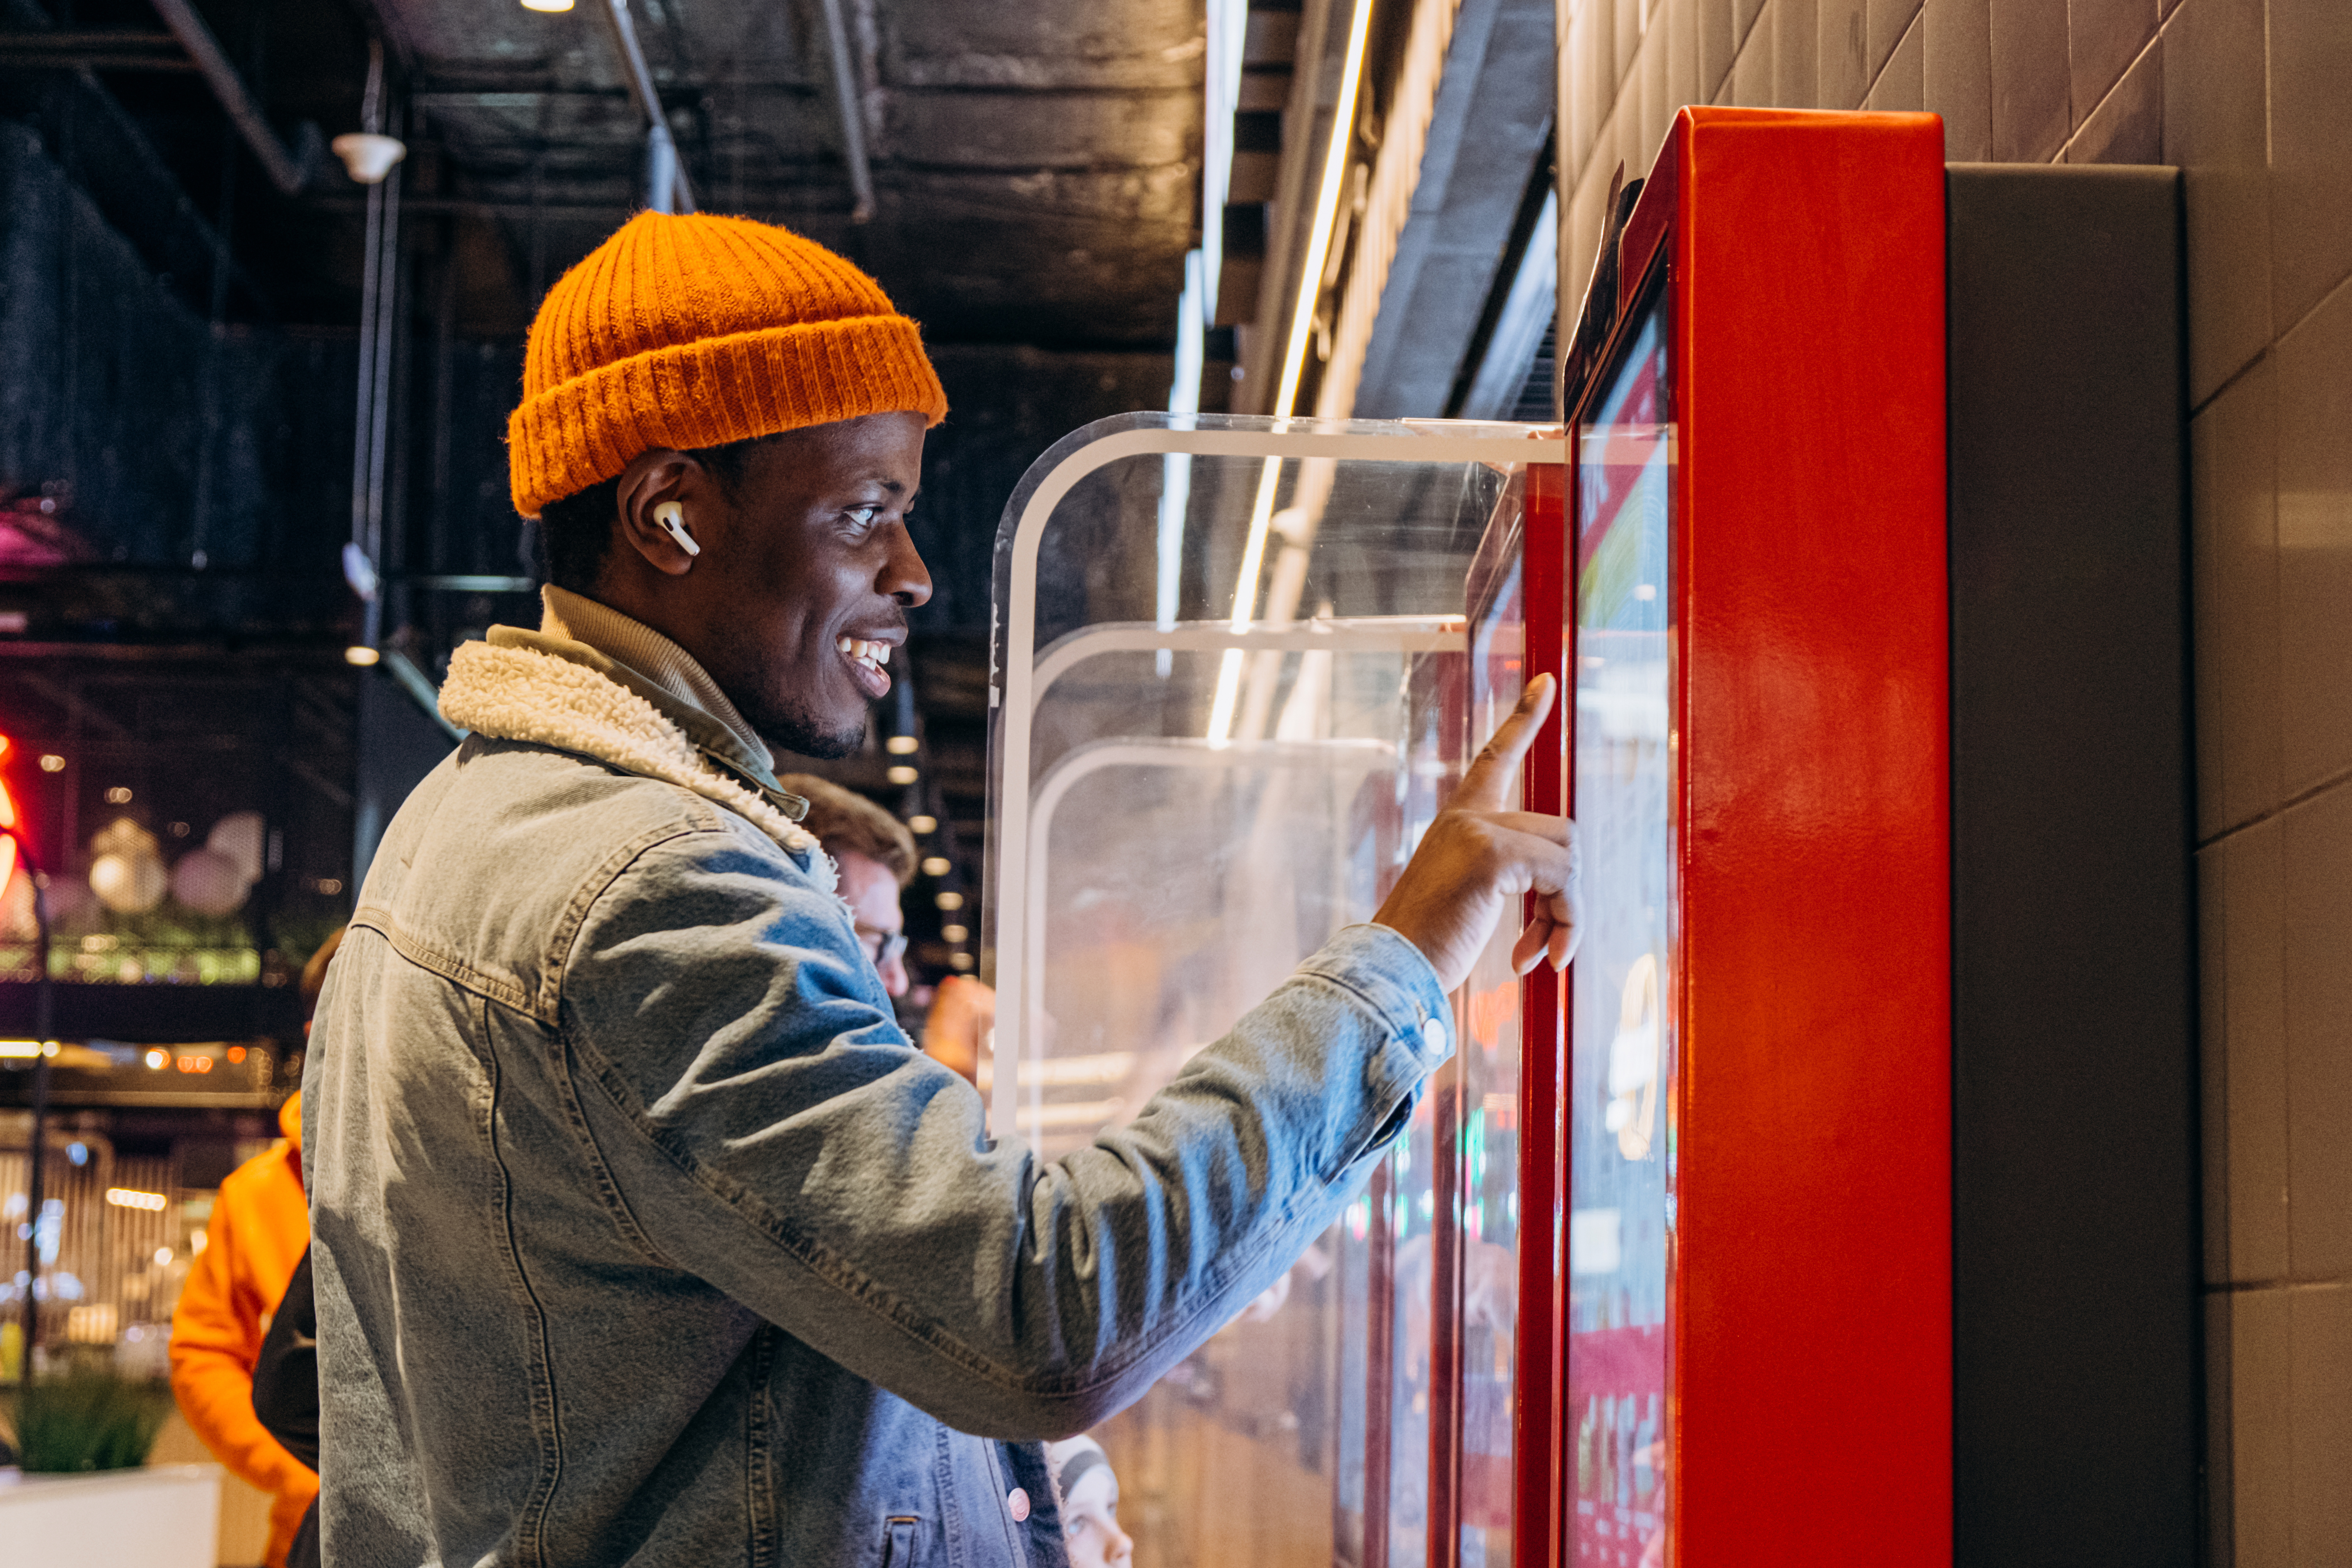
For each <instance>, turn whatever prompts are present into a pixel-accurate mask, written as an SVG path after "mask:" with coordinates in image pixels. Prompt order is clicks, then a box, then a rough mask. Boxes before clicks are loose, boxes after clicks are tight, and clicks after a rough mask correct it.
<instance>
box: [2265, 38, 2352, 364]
mask: <svg viewBox="0 0 2352 1568" xmlns="http://www.w3.org/2000/svg"><path fill="white" fill-rule="evenodd" d="M2270 60H2271V76H2270V105H2271V254H2272V265H2273V268H2274V271H2273V288H2274V289H2276V290H2277V292H2276V294H2275V295H2274V296H2273V307H2274V309H2275V310H2276V311H2277V316H2276V326H2275V329H2274V330H2275V331H2279V332H2284V331H2286V330H2287V329H2288V328H2289V327H2292V326H2293V325H2294V323H2295V322H2297V321H2301V320H2302V319H2303V315H2304V312H2305V311H2306V310H2310V309H2311V308H2312V307H2313V306H2314V305H2316V304H2318V303H2319V300H2320V296H2322V295H2324V294H2326V292H2327V291H2328V290H2329V289H2333V288H2334V287H2336V284H2337V283H2339V282H2342V281H2343V280H2344V279H2345V278H2346V277H2347V275H2352V177H2347V173H2348V172H2352V91H2347V90H2346V84H2347V82H2352V6H2348V5H2346V4H2345V3H2344V0H2270Z"/></svg>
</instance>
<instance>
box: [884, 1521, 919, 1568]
mask: <svg viewBox="0 0 2352 1568" xmlns="http://www.w3.org/2000/svg"><path fill="white" fill-rule="evenodd" d="M922 1522H923V1521H921V1520H919V1519H917V1518H915V1517H914V1516H913V1515H911V1514H903V1513H902V1514H894V1515H892V1516H891V1517H890V1518H888V1519H886V1520H884V1521H882V1568H914V1563H915V1527H916V1526H917V1525H919V1524H920V1523H922Z"/></svg>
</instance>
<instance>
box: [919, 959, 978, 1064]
mask: <svg viewBox="0 0 2352 1568" xmlns="http://www.w3.org/2000/svg"><path fill="white" fill-rule="evenodd" d="M995 1027H996V992H995V990H994V988H993V987H992V986H989V985H987V984H982V982H980V981H978V980H974V979H973V978H972V977H971V975H969V974H950V975H949V976H948V977H947V978H946V979H944V980H942V981H940V984H939V987H938V989H937V990H935V991H934V992H933V993H932V994H931V1006H930V1011H929V1013H927V1014H925V1015H924V1017H923V1037H922V1046H923V1054H924V1055H926V1056H928V1057H929V1058H931V1059H932V1060H933V1061H935V1062H938V1063H939V1064H940V1066H941V1067H944V1068H948V1069H949V1070H950V1071H952V1072H958V1073H961V1074H962V1075H963V1078H964V1081H966V1082H967V1083H970V1084H972V1085H974V1086H975V1087H976V1086H977V1085H978V1084H979V1082H980V1053H981V1047H982V1046H983V1045H985V1044H986V1043H987V1040H988V1037H989V1034H990V1032H991V1031H992V1030H993V1029H994V1028H995Z"/></svg>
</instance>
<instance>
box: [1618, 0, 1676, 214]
mask: <svg viewBox="0 0 2352 1568" xmlns="http://www.w3.org/2000/svg"><path fill="white" fill-rule="evenodd" d="M1665 21H1666V18H1665V16H1664V11H1663V10H1661V12H1660V14H1659V15H1658V16H1654V17H1652V18H1651V19H1650V36H1649V37H1648V38H1647V39H1645V40H1643V45H1642V53H1641V55H1640V56H1639V57H1638V58H1636V59H1635V60H1634V61H1633V74H1634V76H1635V77H1637V78H1638V79H1640V85H1641V94H1642V96H1641V105H1642V112H1641V117H1640V119H1638V120H1637V121H1633V124H1634V126H1635V128H1636V130H1637V131H1638V132H1639V140H1638V141H1637V142H1635V144H1634V146H1633V149H1632V150H1631V151H1629V152H1628V153H1626V156H1625V177H1626V178H1627V179H1629V180H1633V179H1647V178H1648V177H1649V174H1650V165H1651V164H1653V163H1656V162H1657V161H1658V149H1659V148H1661V147H1663V146H1664V145H1665V143H1666V127H1667V126H1669V125H1671V124H1673V123H1674V118H1675V107H1676V105H1675V101H1674V97H1673V91H1672V89H1671V88H1670V87H1669V86H1668V82H1669V79H1670V72H1669V69H1668V67H1669V65H1670V64H1671V62H1672V60H1673V58H1674V49H1673V43H1674V38H1673V35H1672V34H1671V33H1669V32H1668V30H1667V28H1666V26H1665Z"/></svg>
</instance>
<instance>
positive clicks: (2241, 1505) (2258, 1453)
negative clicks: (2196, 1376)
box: [2206, 1290, 2294, 1568]
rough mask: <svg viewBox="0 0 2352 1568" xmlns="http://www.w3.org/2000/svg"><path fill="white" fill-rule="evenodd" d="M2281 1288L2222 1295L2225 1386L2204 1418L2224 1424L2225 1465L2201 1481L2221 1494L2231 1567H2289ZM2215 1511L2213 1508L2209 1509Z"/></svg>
mask: <svg viewBox="0 0 2352 1568" xmlns="http://www.w3.org/2000/svg"><path fill="white" fill-rule="evenodd" d="M2287 1296H2288V1292H2287V1291H2285V1290H2235V1291H2231V1293H2230V1298H2229V1300H2230V1307H2229V1320H2230V1327H2229V1334H2230V1370H2229V1378H2230V1388H2229V1400H2228V1403H2227V1404H2226V1405H2215V1406H2212V1407H2210V1408H2209V1409H2208V1410H2207V1412H2206V1419H2207V1420H2208V1421H2209V1422H2218V1421H2222V1420H2226V1421H2227V1422H2228V1423H2229V1426H2230V1468H2229V1469H2228V1470H2227V1471H2226V1472H2223V1473H2220V1474H2216V1475H2215V1476H2214V1477H2213V1478H2211V1479H2210V1482H2209V1484H2210V1485H2211V1486H2213V1487H2214V1488H2215V1489H2221V1488H2223V1487H2226V1488H2227V1489H2228V1492H2229V1512H2230V1536H2231V1540H2230V1547H2231V1555H2230V1559H2229V1561H2231V1562H2232V1563H2233V1564H2234V1568H2289V1565H2290V1563H2292V1561H2293V1559H2292V1556H2291V1552H2290V1548H2291V1542H2292V1540H2293V1534H2292V1530H2293V1523H2292V1521H2293V1505H2294V1478H2293V1473H2292V1470H2291V1468H2290V1467H2291V1465H2292V1463H2293V1458H2294V1449H2293V1438H2292V1428H2291V1426H2290V1422H2291V1419H2292V1417H2291V1415H2290V1405H2289V1398H2290V1391H2291V1390H2292V1389H2293V1387H2294V1363H2293V1360H2292V1354H2293V1352H2292V1348H2291V1344H2292V1342H2291V1338H2290V1316H2289V1308H2288V1305H2287ZM2216 1511H2217V1512H2219V1511H2220V1510H2216Z"/></svg>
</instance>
